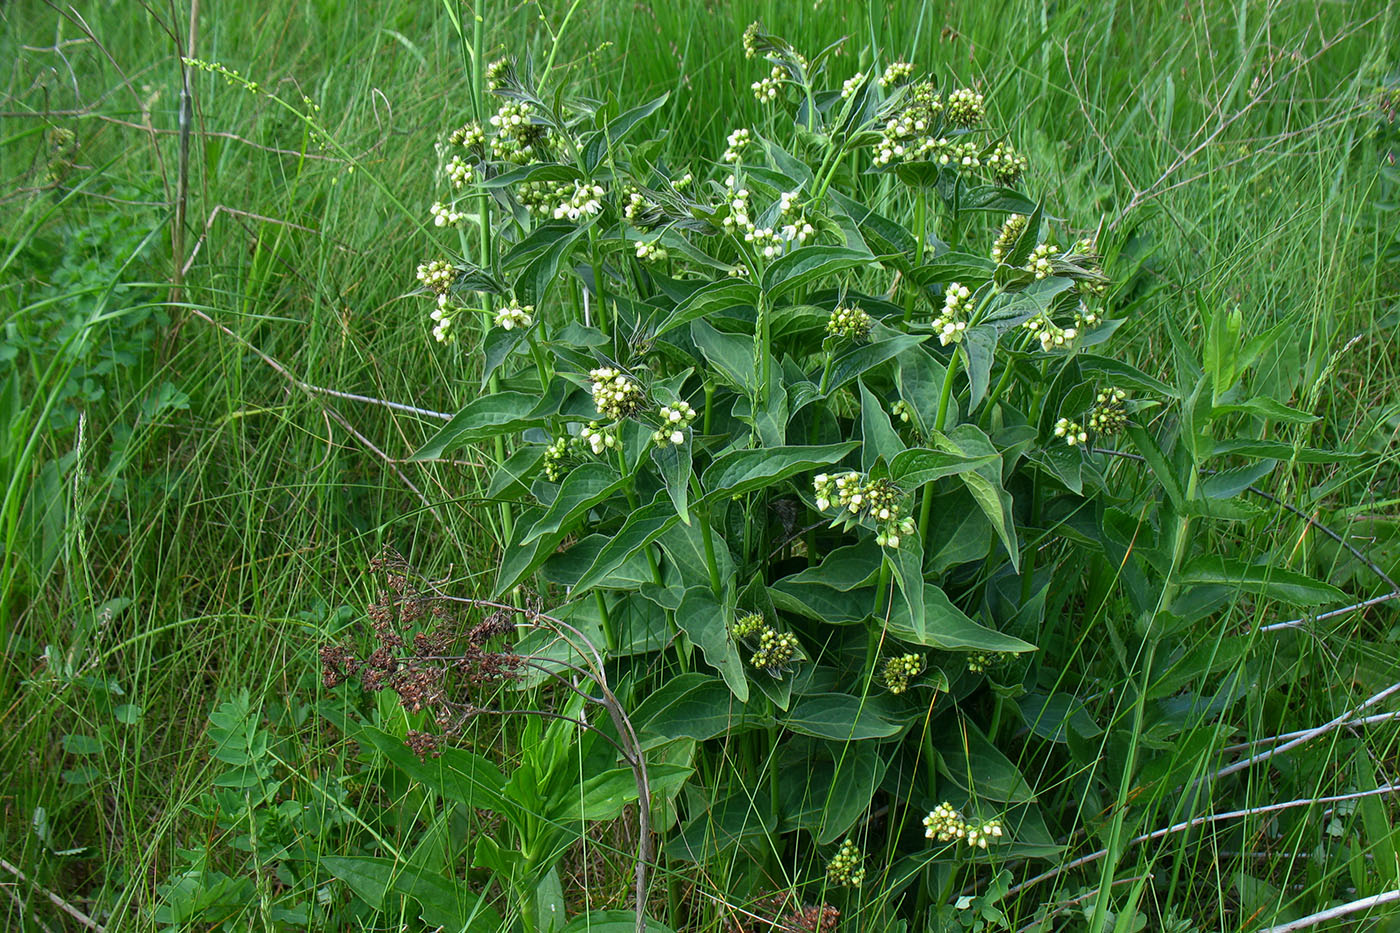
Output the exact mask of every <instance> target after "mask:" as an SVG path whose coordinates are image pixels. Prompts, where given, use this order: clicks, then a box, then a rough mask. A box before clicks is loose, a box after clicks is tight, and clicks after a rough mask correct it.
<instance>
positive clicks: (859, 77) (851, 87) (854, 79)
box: [841, 71, 865, 100]
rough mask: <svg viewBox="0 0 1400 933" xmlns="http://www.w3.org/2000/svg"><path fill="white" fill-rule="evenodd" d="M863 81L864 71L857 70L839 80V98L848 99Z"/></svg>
mask: <svg viewBox="0 0 1400 933" xmlns="http://www.w3.org/2000/svg"><path fill="white" fill-rule="evenodd" d="M864 83H865V72H863V71H857V72H856V73H855V74H853V75H851V76H850V77H849V78H847V79H846V80H845V81H842V82H841V99H842V100H849V99H850V98H851V97H852V96H854V95H855V93H856V91H859V90H860V86H861V85H862V84H864Z"/></svg>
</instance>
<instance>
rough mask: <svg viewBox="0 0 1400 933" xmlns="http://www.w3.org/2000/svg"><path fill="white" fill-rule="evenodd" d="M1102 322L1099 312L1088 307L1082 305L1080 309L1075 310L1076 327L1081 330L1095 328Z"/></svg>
mask: <svg viewBox="0 0 1400 933" xmlns="http://www.w3.org/2000/svg"><path fill="white" fill-rule="evenodd" d="M1102 320H1103V318H1101V317H1099V312H1097V311H1095V310H1094V309H1092V308H1090V307H1089V306H1088V305H1085V304H1081V305H1080V306H1079V307H1078V308H1075V309H1074V326H1075V327H1078V328H1080V329H1081V330H1084V329H1088V328H1090V327H1095V326H1097V325H1098V323H1099V322H1100V321H1102Z"/></svg>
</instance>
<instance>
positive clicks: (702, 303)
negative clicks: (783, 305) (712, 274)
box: [653, 279, 759, 337]
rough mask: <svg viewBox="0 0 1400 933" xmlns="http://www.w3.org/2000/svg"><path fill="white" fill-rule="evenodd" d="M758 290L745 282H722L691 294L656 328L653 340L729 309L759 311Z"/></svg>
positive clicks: (750, 283)
mask: <svg viewBox="0 0 1400 933" xmlns="http://www.w3.org/2000/svg"><path fill="white" fill-rule="evenodd" d="M758 295H759V292H758V286H757V285H755V284H753V283H752V282H749V281H745V280H744V279H720V280H718V281H715V282H711V283H709V284H708V285H706V286H704V287H703V288H699V289H697V290H695V291H693V292H691V293H690V296H689V297H688V298H685V299H684V300H682V301H681V302H680V303H679V304H677V305H676V307H675V308H674V309H672V311H671V312H670V313H669V314H667V315H666V316H665V317H664V318H662V320H661V322H660V323H659V324H657V325H656V330H655V331H654V332H653V336H656V337H660V336H661V335H662V334H664V333H666V332H667V331H670V330H674V329H675V328H677V327H680V326H681V325H682V324H689V323H690V322H691V321H694V320H696V319H698V318H703V317H707V316H709V315H711V314H717V313H719V312H721V311H727V310H729V309H730V308H757V307H758Z"/></svg>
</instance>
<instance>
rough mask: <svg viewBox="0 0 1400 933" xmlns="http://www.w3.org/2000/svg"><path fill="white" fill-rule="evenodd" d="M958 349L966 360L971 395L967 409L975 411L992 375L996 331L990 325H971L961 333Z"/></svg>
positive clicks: (984, 396)
mask: <svg viewBox="0 0 1400 933" xmlns="http://www.w3.org/2000/svg"><path fill="white" fill-rule="evenodd" d="M958 350H959V351H960V352H961V353H962V355H963V358H964V359H965V360H966V361H967V381H968V389H969V391H970V393H971V397H970V398H969V399H968V401H967V410H968V411H969V412H972V411H976V410H977V406H978V405H980V404H982V399H984V398H986V396H987V384H988V382H990V381H991V376H992V358H993V357H994V356H995V355H996V350H997V332H996V330H995V329H993V328H991V327H986V326H982V327H971V328H968V330H967V331H966V332H965V333H964V334H963V339H962V341H961V342H960V343H959V344H958Z"/></svg>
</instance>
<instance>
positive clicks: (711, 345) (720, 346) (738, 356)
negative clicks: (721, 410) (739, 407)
mask: <svg viewBox="0 0 1400 933" xmlns="http://www.w3.org/2000/svg"><path fill="white" fill-rule="evenodd" d="M690 336H691V339H693V340H694V341H695V345H696V346H697V347H698V348H699V349H700V352H701V353H702V354H704V357H705V359H706V360H708V361H709V362H710V363H711V364H712V365H714V366H716V367H717V368H718V369H719V370H720V372H721V373H723V375H724V376H725V378H726V379H728V380H729V384H730V385H732V386H733V387H734V388H736V389H739V390H740V391H743V392H752V391H753V390H754V389H755V388H756V387H757V385H758V372H757V367H756V366H755V365H754V352H753V348H754V344H753V338H752V337H741V336H738V335H737V334H725V333H721V332H720V331H717V330H715V329H714V328H713V327H711V326H710V325H709V324H707V323H705V322H704V321H701V320H695V321H691V322H690Z"/></svg>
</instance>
